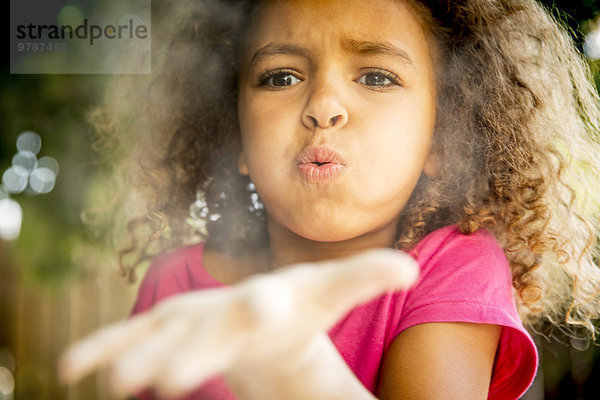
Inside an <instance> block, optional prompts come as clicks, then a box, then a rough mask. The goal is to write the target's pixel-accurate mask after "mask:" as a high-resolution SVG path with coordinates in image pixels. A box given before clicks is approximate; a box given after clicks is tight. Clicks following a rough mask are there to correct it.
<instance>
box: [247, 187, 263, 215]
mask: <svg viewBox="0 0 600 400" xmlns="http://www.w3.org/2000/svg"><path fill="white" fill-rule="evenodd" d="M246 190H247V191H248V193H249V195H250V204H249V205H248V211H250V212H251V213H252V214H254V215H256V216H257V217H259V218H261V219H263V218H264V217H265V212H264V210H265V206H264V204H263V202H262V201H261V199H260V196H259V195H258V193H257V192H256V186H254V183H252V181H250V182H248V185H247V186H246Z"/></svg>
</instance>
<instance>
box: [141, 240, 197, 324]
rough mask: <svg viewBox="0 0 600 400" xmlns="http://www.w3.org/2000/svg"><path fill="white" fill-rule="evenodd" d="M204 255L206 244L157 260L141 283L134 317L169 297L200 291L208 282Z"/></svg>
mask: <svg viewBox="0 0 600 400" xmlns="http://www.w3.org/2000/svg"><path fill="white" fill-rule="evenodd" d="M203 251H204V243H198V244H194V245H191V246H185V247H181V248H178V249H176V250H173V251H171V252H168V253H165V254H161V255H159V256H157V257H156V258H154V259H153V260H152V262H151V263H150V266H149V267H148V270H147V271H146V274H145V276H144V278H143V280H142V282H141V283H140V287H139V289H138V296H137V300H136V302H135V305H134V307H133V310H132V314H137V313H141V312H144V311H147V310H148V309H150V308H151V307H152V306H153V305H154V304H155V303H158V302H159V301H161V300H163V299H164V298H166V297H169V296H172V295H175V294H178V293H183V292H187V291H190V290H194V289H197V288H199V287H200V286H201V285H202V284H203V281H206V280H207V277H206V273H205V272H204V269H203V265H202V255H203Z"/></svg>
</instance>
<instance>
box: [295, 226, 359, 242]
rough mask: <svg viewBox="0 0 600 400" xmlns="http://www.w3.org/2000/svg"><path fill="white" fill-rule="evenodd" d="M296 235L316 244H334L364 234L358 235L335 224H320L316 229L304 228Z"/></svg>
mask: <svg viewBox="0 0 600 400" xmlns="http://www.w3.org/2000/svg"><path fill="white" fill-rule="evenodd" d="M296 234H297V235H299V236H302V237H303V238H305V239H308V240H312V241H314V242H323V243H333V242H343V241H345V240H350V239H354V238H356V237H358V236H361V234H362V232H360V233H357V232H355V231H354V230H352V229H348V228H347V227H340V226H335V224H327V225H323V224H318V225H317V226H314V227H302V229H300V230H298V231H296Z"/></svg>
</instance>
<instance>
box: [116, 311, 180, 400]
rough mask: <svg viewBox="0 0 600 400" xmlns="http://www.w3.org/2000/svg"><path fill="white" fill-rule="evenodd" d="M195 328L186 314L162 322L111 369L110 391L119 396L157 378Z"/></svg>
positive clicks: (142, 387)
mask: <svg viewBox="0 0 600 400" xmlns="http://www.w3.org/2000/svg"><path fill="white" fill-rule="evenodd" d="M191 329H192V326H191V324H190V321H189V320H188V319H186V318H175V319H173V320H171V321H168V322H164V323H162V324H161V325H160V326H159V327H157V329H156V330H155V331H153V332H152V334H151V335H149V336H148V337H146V338H145V339H144V340H142V341H141V342H140V343H137V344H135V345H133V346H132V347H131V348H130V349H129V350H128V351H126V352H124V354H123V355H122V356H121V357H120V358H119V359H117V361H116V362H115V363H114V364H113V366H112V369H111V374H110V375H111V376H110V382H111V391H112V393H113V394H114V395H115V396H116V397H122V396H124V395H126V394H128V393H135V392H138V391H140V390H142V389H144V388H146V387H148V386H150V385H151V384H153V383H154V382H156V381H157V380H158V377H159V375H160V372H161V371H162V365H163V364H164V363H165V362H167V360H168V359H169V357H170V356H171V354H172V353H173V351H174V350H175V349H176V348H177V347H178V346H181V345H182V344H185V342H184V341H182V339H183V338H185V335H186V334H187V333H188V332H189V331H190V330H191Z"/></svg>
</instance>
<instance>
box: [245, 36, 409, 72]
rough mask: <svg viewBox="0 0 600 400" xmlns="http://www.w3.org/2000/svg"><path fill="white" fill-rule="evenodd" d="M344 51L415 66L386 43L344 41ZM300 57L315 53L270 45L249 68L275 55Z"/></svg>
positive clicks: (405, 55) (288, 46)
mask: <svg viewBox="0 0 600 400" xmlns="http://www.w3.org/2000/svg"><path fill="white" fill-rule="evenodd" d="M342 49H344V50H345V51H347V52H349V53H354V54H359V55H387V56H392V57H397V58H400V59H402V60H403V61H404V62H405V63H406V64H410V65H414V63H413V60H412V59H411V58H410V56H409V55H408V53H407V52H406V51H405V50H402V49H401V48H398V47H396V46H394V45H392V44H391V43H389V42H385V41H383V42H382V41H365V40H355V39H344V40H342ZM280 54H283V55H298V56H303V57H306V58H312V56H313V53H312V52H311V51H310V50H308V49H307V48H305V47H302V46H298V45H294V44H288V43H274V42H271V43H268V44H267V45H265V46H263V47H261V48H260V49H258V50H257V51H256V53H254V55H253V56H252V59H251V60H250V65H249V67H250V68H251V67H252V66H253V65H254V64H256V63H258V62H259V61H261V60H262V59H264V58H268V57H271V56H275V55H280Z"/></svg>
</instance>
